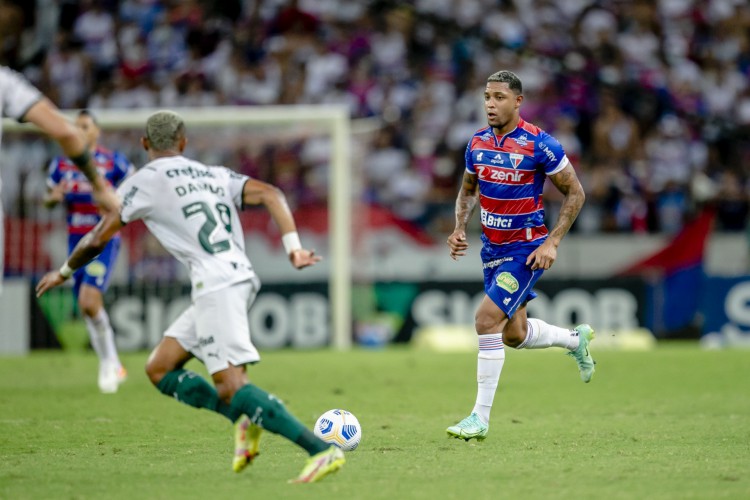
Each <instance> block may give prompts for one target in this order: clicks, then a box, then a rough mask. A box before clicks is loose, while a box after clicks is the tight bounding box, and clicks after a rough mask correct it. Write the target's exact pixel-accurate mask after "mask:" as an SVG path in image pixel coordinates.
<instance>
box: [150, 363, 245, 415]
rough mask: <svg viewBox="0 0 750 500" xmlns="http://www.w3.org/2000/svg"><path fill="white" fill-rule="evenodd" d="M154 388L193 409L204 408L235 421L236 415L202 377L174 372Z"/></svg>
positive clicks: (195, 374)
mask: <svg viewBox="0 0 750 500" xmlns="http://www.w3.org/2000/svg"><path fill="white" fill-rule="evenodd" d="M156 387H157V388H158V389H159V390H160V391H161V392H162V393H163V394H166V395H167V396H172V397H174V398H175V399H176V400H177V401H179V402H181V403H185V404H186V405H190V406H192V407H194V408H205V409H207V410H211V411H215V412H216V413H219V414H221V415H224V416H225V417H227V418H228V419H229V420H230V421H232V422H234V421H235V420H237V416H238V414H237V413H235V412H233V411H232V409H231V406H230V405H228V404H226V403H225V402H223V401H222V400H221V399H219V393H217V392H216V389H214V387H213V386H212V385H211V384H209V383H208V382H207V381H206V380H205V379H204V378H203V377H201V376H200V375H198V374H197V373H195V372H191V371H189V370H183V369H180V370H174V371H171V372H169V373H167V374H166V375H164V378H162V379H161V381H160V382H159V383H158V384H157V385H156Z"/></svg>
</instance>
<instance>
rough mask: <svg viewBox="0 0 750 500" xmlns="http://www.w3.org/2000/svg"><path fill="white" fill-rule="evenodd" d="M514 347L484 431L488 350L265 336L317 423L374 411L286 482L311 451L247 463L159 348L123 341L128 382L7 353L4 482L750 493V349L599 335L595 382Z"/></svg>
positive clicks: (50, 488)
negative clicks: (341, 460) (355, 434)
mask: <svg viewBox="0 0 750 500" xmlns="http://www.w3.org/2000/svg"><path fill="white" fill-rule="evenodd" d="M593 346H594V349H595V347H596V343H594V345H593ZM508 351H509V352H508V355H507V358H506V363H505V368H504V373H503V377H502V379H501V385H500V389H499V390H498V394H497V396H496V399H495V407H494V410H493V414H492V422H491V427H490V434H489V436H488V438H487V440H486V441H484V442H482V443H475V442H468V443H467V442H464V441H459V440H455V439H449V438H448V437H447V436H446V434H445V428H446V427H447V426H448V425H451V424H453V423H455V422H456V421H458V420H459V419H461V418H462V417H464V416H465V415H466V414H467V412H468V411H470V409H471V407H472V405H473V402H474V396H475V364H476V356H475V355H474V354H471V353H467V354H435V353H427V352H415V351H412V350H410V349H407V348H390V349H387V350H383V351H366V350H354V351H352V352H348V353H339V352H334V351H311V352H303V351H276V352H268V353H265V354H264V355H263V361H262V362H261V363H260V364H259V365H257V366H255V367H251V368H250V375H251V379H252V380H253V381H254V382H255V383H257V384H258V385H260V386H261V387H264V388H265V389H267V390H269V391H271V392H274V393H276V394H277V395H278V396H280V397H281V398H282V399H284V400H285V401H286V403H287V405H288V407H289V408H290V409H291V411H292V412H293V413H295V414H296V415H297V416H298V417H299V418H300V419H301V420H302V421H303V422H304V423H305V424H307V425H309V426H312V424H313V422H314V421H315V419H316V418H317V416H318V415H320V414H321V413H322V412H323V411H325V410H328V409H331V408H337V407H341V408H345V409H348V410H350V411H352V412H353V413H354V414H355V415H356V416H357V417H358V418H359V420H360V422H361V423H362V426H363V439H362V443H361V444H360V447H359V449H357V450H356V451H354V452H351V453H349V454H347V463H346V465H345V467H344V468H343V469H342V470H341V471H340V472H339V473H337V474H335V475H333V476H331V477H328V478H326V479H324V480H323V481H322V482H320V483H317V484H308V485H305V484H302V485H300V484H287V480H288V479H290V478H292V477H295V476H296V475H297V473H298V472H299V470H300V469H301V467H302V465H303V462H304V459H305V455H304V453H303V452H302V451H301V450H300V449H298V448H297V447H295V446H294V445H292V444H291V443H288V442H287V441H285V440H283V439H282V438H280V437H278V436H274V435H270V434H268V433H265V434H264V435H263V438H262V444H261V455H260V457H259V458H258V459H257V461H256V462H255V463H254V464H253V465H252V466H251V467H250V468H248V469H247V470H245V471H244V472H243V473H241V474H235V473H233V472H232V470H231V452H232V432H231V426H230V424H229V422H228V421H226V420H224V419H223V418H222V417H219V416H218V415H216V414H213V413H210V412H208V411H205V410H200V411H199V410H195V409H193V408H190V407H187V406H185V405H182V404H179V403H177V402H176V401H174V400H172V399H170V398H167V397H164V396H162V395H161V394H159V393H158V391H157V390H156V389H154V388H152V387H151V386H150V384H149V383H148V381H147V379H146V376H145V375H144V373H143V370H142V367H143V365H144V363H145V359H146V354H145V353H143V354H133V355H126V356H125V357H124V362H125V363H126V365H127V367H128V369H129V371H130V380H129V381H128V382H127V383H126V384H125V385H123V386H122V387H121V389H120V392H119V393H118V394H115V395H102V394H99V393H98V391H97V388H96V380H95V379H96V360H95V357H94V355H93V354H67V353H62V352H43V353H34V354H32V355H31V356H29V357H27V358H3V359H0V409H1V411H0V498H3V499H26V498H28V499H42V498H45V499H46V498H50V499H55V498H71V499H78V498H91V499H100V498H108V499H118V498H124V499H130V498H132V499H139V500H145V499H156V498H158V499H171V498H180V499H182V498H196V499H208V498H211V499H214V498H226V499H229V498H254V499H258V500H260V499H277V498H283V499H287V498H289V499H292V498H325V499H329V498H345V499H369V498H385V499H412V498H415V499H451V498H459V499H462V500H463V499H485V498H487V499H500V498H509V499H537V498H538V499H549V498H561V499H568V498H591V499H601V498H605V499H607V500H612V499H620V498H622V499H631V498H632V499H661V498H673V499H688V498H695V499H709V498H710V499H714V498H737V499H740V498H742V499H746V498H750V477H749V476H750V351H748V350H745V351H740V350H736V351H723V352H717V351H701V350H699V349H698V348H697V346H695V345H694V344H678V345H667V346H664V345H661V346H659V348H657V349H656V350H654V351H650V352H613V351H601V352H597V351H596V350H594V354H595V355H596V358H597V360H598V365H597V373H596V376H595V377H594V380H593V381H592V383H590V384H583V383H582V382H581V381H580V379H579V378H578V373H577V370H576V367H575V363H574V361H573V360H571V359H569V358H568V357H567V356H564V355H563V354H562V352H561V351H560V350H548V351H534V352H517V351H513V350H510V349H509V350H508ZM189 366H190V367H191V368H192V369H194V370H197V371H199V372H200V373H205V372H204V371H203V369H202V366H201V365H200V364H199V363H197V362H195V361H193V362H191V363H190V365H189Z"/></svg>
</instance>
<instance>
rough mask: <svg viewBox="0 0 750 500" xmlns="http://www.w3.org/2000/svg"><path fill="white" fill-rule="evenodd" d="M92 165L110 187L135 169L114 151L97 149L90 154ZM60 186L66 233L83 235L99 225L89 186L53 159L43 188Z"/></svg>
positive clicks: (66, 162) (79, 174) (63, 161)
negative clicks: (65, 219) (62, 192)
mask: <svg viewBox="0 0 750 500" xmlns="http://www.w3.org/2000/svg"><path fill="white" fill-rule="evenodd" d="M93 160H94V165H96V168H97V170H98V171H99V175H101V176H102V177H104V178H105V179H106V180H107V182H109V183H110V184H111V185H112V186H114V187H117V186H118V185H119V184H120V182H122V180H123V179H124V178H125V177H127V176H128V175H130V174H131V173H133V172H134V171H135V167H134V166H133V164H132V163H130V161H128V159H127V158H125V156H124V155H123V154H121V153H119V152H117V151H111V150H109V149H107V148H104V147H101V146H97V148H96V150H95V151H94V153H93ZM58 185H61V186H62V187H63V191H64V193H65V198H64V203H65V206H66V208H67V210H68V234H70V235H71V236H72V235H83V234H86V233H88V232H89V231H90V230H91V229H92V228H93V227H94V226H95V225H96V224H97V223H98V222H99V219H100V217H99V210H98V209H97V208H96V204H95V203H94V197H93V195H92V194H91V183H89V181H88V179H86V176H85V175H83V172H81V171H80V170H79V169H78V167H76V166H75V164H74V163H73V162H72V161H70V160H69V159H68V158H64V157H57V158H55V159H54V160H52V162H50V164H49V168H48V175H47V187H49V188H50V189H51V188H54V187H55V186H58Z"/></svg>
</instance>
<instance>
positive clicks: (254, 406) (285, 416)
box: [232, 384, 329, 455]
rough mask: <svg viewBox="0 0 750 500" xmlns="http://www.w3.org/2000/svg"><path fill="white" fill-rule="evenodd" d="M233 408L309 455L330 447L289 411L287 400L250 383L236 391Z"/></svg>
mask: <svg viewBox="0 0 750 500" xmlns="http://www.w3.org/2000/svg"><path fill="white" fill-rule="evenodd" d="M232 409H233V410H234V411H235V412H236V413H237V414H242V413H244V414H245V415H247V416H248V417H250V421H251V422H252V423H254V424H255V425H258V426H260V427H262V428H264V429H266V430H268V431H271V432H273V433H275V434H280V435H281V436H284V437H285V438H287V439H289V440H290V441H292V442H294V443H296V444H298V445H299V446H301V447H302V448H304V449H305V450H306V451H307V452H308V453H309V454H310V455H315V454H316V453H319V452H321V451H323V450H326V449H328V447H329V445H328V444H327V443H326V442H324V441H323V440H322V439H319V438H318V437H317V436H315V434H313V433H312V432H311V431H310V430H309V429H308V428H307V427H305V426H304V425H302V423H301V422H300V421H299V420H297V419H296V418H295V417H294V415H292V414H291V413H289V411H288V410H287V409H286V407H285V406H284V403H282V402H281V401H280V400H279V399H278V398H277V397H276V396H274V395H273V394H269V393H267V392H266V391H264V390H263V389H261V388H259V387H256V386H254V385H252V384H247V385H246V386H244V387H243V388H242V389H240V390H239V391H237V392H236V393H235V395H234V397H233V398H232Z"/></svg>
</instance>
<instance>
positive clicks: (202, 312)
mask: <svg viewBox="0 0 750 500" xmlns="http://www.w3.org/2000/svg"><path fill="white" fill-rule="evenodd" d="M258 286H259V284H258V283H257V282H252V281H248V282H244V283H238V284H235V285H232V286H231V287H228V288H226V289H223V290H219V291H217V292H214V293H210V294H206V295H203V296H200V297H198V298H197V299H196V301H195V324H196V332H197V333H196V335H197V338H198V343H199V351H195V352H196V353H198V352H200V357H201V359H202V360H203V362H204V364H205V365H206V368H207V369H208V371H209V373H211V376H212V377H213V380H214V384H215V385H216V389H217V391H218V393H219V395H220V398H221V399H222V401H223V402H224V403H225V404H226V403H230V404H231V410H232V412H233V413H232V415H233V418H234V421H235V423H236V426H235V438H236V439H235V440H236V449H235V454H234V459H233V469H234V470H238V469H239V470H242V469H243V468H244V465H246V464H242V463H241V462H242V459H241V458H238V456H241V454H242V453H243V449H242V445H243V443H242V440H241V439H237V438H238V437H242V433H241V429H239V430H238V428H237V426H238V425H240V426H241V425H243V423H242V418H241V416H242V415H246V416H247V417H248V418H249V419H250V422H251V424H253V425H256V426H258V427H259V428H262V429H265V430H268V431H270V432H273V433H274V434H279V435H281V436H283V437H285V438H287V439H288V440H290V441H291V442H293V443H295V444H297V445H298V446H300V447H302V448H303V449H304V450H305V451H307V452H308V453H309V454H310V455H311V457H313V458H314V457H317V456H318V455H319V454H321V453H323V452H326V451H327V450H328V448H329V446H330V445H328V444H327V443H325V442H324V441H323V440H321V439H320V438H318V437H317V436H315V434H313V432H312V431H310V430H309V429H308V428H307V427H305V426H304V425H302V423H301V422H300V421H299V420H297V418H296V417H295V416H294V415H292V414H291V413H290V412H289V410H287V408H286V407H285V406H284V404H283V403H282V401H281V400H280V399H279V398H278V397H276V396H275V395H273V394H269V393H268V392H266V391H264V390H263V389H261V388H260V387H257V386H255V385H253V384H250V383H248V382H247V379H246V374H245V369H244V366H245V365H246V364H248V363H254V362H256V361H258V360H259V359H260V357H259V355H258V351H257V350H256V349H255V346H253V345H252V342H251V341H250V335H249V331H250V326H249V324H248V319H247V307H248V304H250V303H252V301H253V298H254V296H255V293H256V291H257V289H258ZM216 318H222V322H221V323H220V324H217V323H216ZM248 429H249V430H250V431H253V432H254V433H255V436H256V441H257V437H259V435H260V433H259V432H257V430H255V429H253V428H252V427H248ZM245 439H246V440H247V439H250V442H249V443H247V446H248V448H250V453H252V447H253V446H255V447H256V449H257V444H256V443H253V442H252V439H253V435H247V434H246V435H245ZM323 455H324V456H321V457H318V461H317V462H315V463H317V464H318V465H319V466H320V467H319V468H315V467H313V468H314V469H315V471H316V472H315V473H313V474H311V475H309V476H310V478H311V479H310V480H311V481H317V479H319V478H322V477H323V476H325V475H326V474H327V473H330V472H333V471H334V470H336V469H338V468H339V467H340V466H341V465H342V464H343V461H342V460H340V457H338V456H336V457H332V456H328V455H326V454H325V453H324V454H323ZM308 465H309V464H308ZM306 468H307V466H306Z"/></svg>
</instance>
